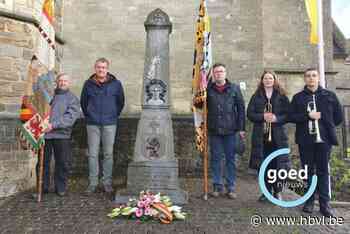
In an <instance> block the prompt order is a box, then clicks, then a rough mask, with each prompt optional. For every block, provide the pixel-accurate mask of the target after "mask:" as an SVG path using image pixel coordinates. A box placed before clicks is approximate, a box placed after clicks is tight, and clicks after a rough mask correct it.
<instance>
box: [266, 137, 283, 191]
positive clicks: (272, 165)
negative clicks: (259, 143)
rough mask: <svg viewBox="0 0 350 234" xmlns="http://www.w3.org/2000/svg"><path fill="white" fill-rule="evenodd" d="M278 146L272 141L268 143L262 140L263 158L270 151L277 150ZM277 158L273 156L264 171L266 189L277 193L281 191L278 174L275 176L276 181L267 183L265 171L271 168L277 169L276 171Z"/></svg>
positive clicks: (280, 181)
mask: <svg viewBox="0 0 350 234" xmlns="http://www.w3.org/2000/svg"><path fill="white" fill-rule="evenodd" d="M277 149H278V148H277V147H276V146H275V144H274V143H273V142H271V143H268V142H264V158H267V157H268V156H269V155H270V154H271V153H272V152H274V151H275V150H277ZM277 160H278V159H277V158H274V159H273V160H272V161H271V162H270V163H269V165H268V166H267V169H266V172H265V177H264V179H265V184H266V188H267V190H268V191H270V192H272V190H273V191H274V193H279V192H282V188H283V185H282V182H283V181H282V180H280V179H278V176H276V178H277V179H276V181H275V182H274V183H269V182H268V179H267V172H268V171H269V170H270V169H273V170H277V172H278V164H277Z"/></svg>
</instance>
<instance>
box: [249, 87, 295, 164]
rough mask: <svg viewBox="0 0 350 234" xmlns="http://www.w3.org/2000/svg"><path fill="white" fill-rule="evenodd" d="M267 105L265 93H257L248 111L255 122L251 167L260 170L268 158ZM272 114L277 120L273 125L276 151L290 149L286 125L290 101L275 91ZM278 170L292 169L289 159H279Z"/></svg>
mask: <svg viewBox="0 0 350 234" xmlns="http://www.w3.org/2000/svg"><path fill="white" fill-rule="evenodd" d="M266 103H267V98H266V96H265V93H262V92H260V91H258V92H256V93H255V94H254V95H253V96H252V97H251V99H250V101H249V104H248V109H247V116H248V119H249V120H250V121H252V122H253V133H252V147H251V155H250V161H249V167H250V168H252V169H259V167H260V164H261V163H262V161H263V160H264V159H265V158H266V157H267V155H264V109H265V105H266ZM271 104H272V112H273V113H274V114H275V116H276V118H277V122H276V123H272V125H271V126H272V141H273V143H274V145H275V147H276V149H281V148H287V147H288V135H287V133H286V129H285V126H284V125H285V123H286V122H287V118H288V109H289V100H288V97H287V96H285V95H281V94H279V93H278V92H277V91H275V90H274V91H273V93H272V97H271ZM276 160H277V169H282V168H284V169H288V168H289V167H290V160H289V157H286V156H279V157H277V159H276Z"/></svg>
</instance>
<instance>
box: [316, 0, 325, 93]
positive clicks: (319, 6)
mask: <svg viewBox="0 0 350 234" xmlns="http://www.w3.org/2000/svg"><path fill="white" fill-rule="evenodd" d="M317 12H318V20H317V28H318V29H317V32H318V44H317V45H318V67H319V72H320V85H321V86H322V87H323V88H326V78H325V64H324V39H323V6H322V0H317Z"/></svg>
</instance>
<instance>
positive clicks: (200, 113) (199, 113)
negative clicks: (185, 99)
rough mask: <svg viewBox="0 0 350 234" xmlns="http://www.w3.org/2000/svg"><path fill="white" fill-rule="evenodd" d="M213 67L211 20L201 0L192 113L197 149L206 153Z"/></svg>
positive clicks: (196, 37)
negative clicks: (211, 68) (210, 81)
mask: <svg viewBox="0 0 350 234" xmlns="http://www.w3.org/2000/svg"><path fill="white" fill-rule="evenodd" d="M211 65H212V54H211V32H210V18H209V16H208V11H207V3H206V0H201V3H200V7H199V15H198V18H197V22H196V35H195V49H194V61H193V74H192V97H193V103H192V111H193V115H194V124H195V129H196V147H197V149H198V150H199V151H200V152H204V149H205V144H206V142H207V139H206V137H207V134H206V133H205V131H206V128H205V126H204V125H205V121H204V118H205V117H206V114H207V113H205V109H206V108H204V105H206V98H207V93H206V89H207V84H208V77H209V73H210V67H211Z"/></svg>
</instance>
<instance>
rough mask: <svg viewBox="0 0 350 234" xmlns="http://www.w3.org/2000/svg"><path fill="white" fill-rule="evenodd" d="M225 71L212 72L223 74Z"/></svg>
mask: <svg viewBox="0 0 350 234" xmlns="http://www.w3.org/2000/svg"><path fill="white" fill-rule="evenodd" d="M225 72H226V71H224V70H218V71H214V73H225Z"/></svg>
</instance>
